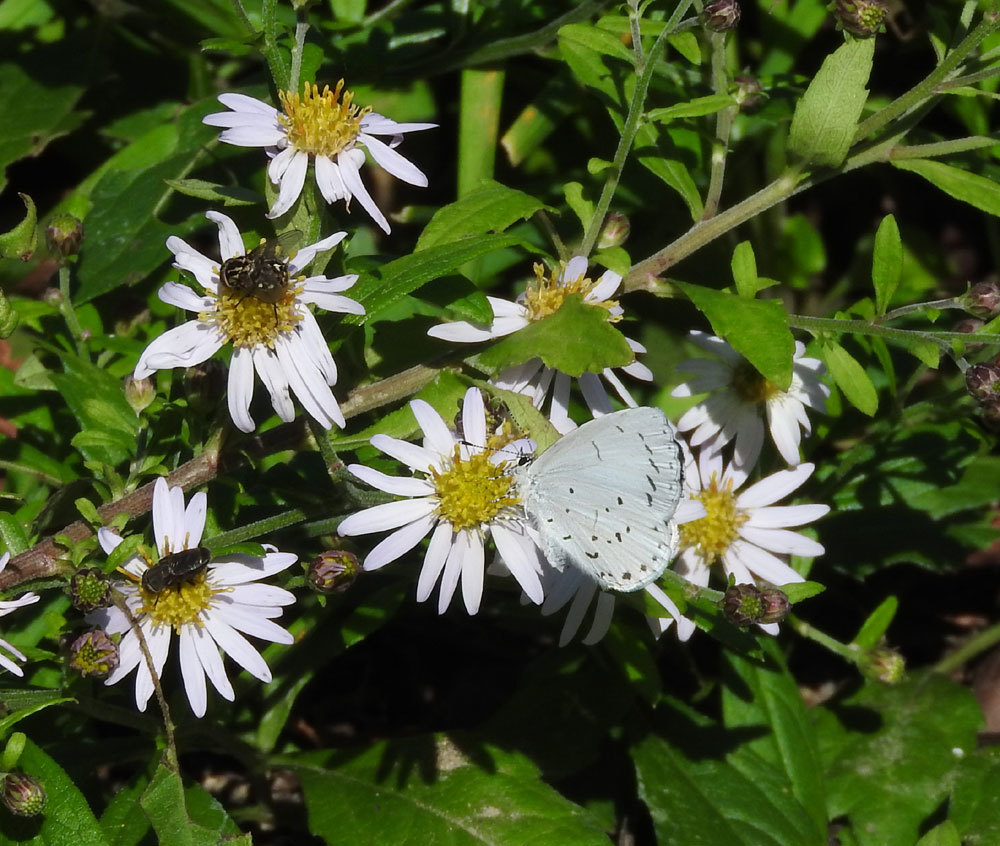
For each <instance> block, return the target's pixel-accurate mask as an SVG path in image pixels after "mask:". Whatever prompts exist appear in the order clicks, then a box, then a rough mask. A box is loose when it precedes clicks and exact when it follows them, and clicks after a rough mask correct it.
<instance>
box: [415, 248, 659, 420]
mask: <svg viewBox="0 0 1000 846" xmlns="http://www.w3.org/2000/svg"><path fill="white" fill-rule="evenodd" d="M586 274H587V259H586V258H585V257H583V256H574V257H573V258H571V259H570V260H569V261H568V262H567V263H566V265H565V267H562V268H561V269H560V270H559V271H558V272H557V273H554V274H552V275H550V276H546V273H545V268H544V267H543V266H542V265H540V264H536V265H535V279H533V280H532V281H531V282H529V284H528V288H527V289H526V290H525V292H524V293H523V294H521V295H520V296H519V297H518V298H517V301H516V302H511V301H510V300H503V299H500V298H498V297H487V299H488V300H489V303H490V307H491V308H492V309H493V322H492V323H490V324H489V325H479V324H474V323H469V322H467V321H464V320H460V321H456V322H454V323H443V324H441V325H439V326H434V327H432V328H431V329H430V330H429V331H428V332H427V334H428V335H430V336H431V337H434V338H440V339H441V340H443V341H453V342H458V343H478V342H481V341H490V340H495V339H496V338H502V337H503V336H504V335H510V334H511V333H513V332H516V331H517V330H518V329H523V328H524V327H526V326H528V325H529V324H531V323H533V322H535V321H538V320H544V319H545V318H546V317H549V316H550V315H552V314H554V313H555V312H556V311H558V310H559V308H560V306H562V304H563V302H564V301H565V300H566V297H568V296H569V295H570V294H582V295H583V300H584V302H586V303H589V304H591V305H595V306H600V307H602V308H605V309H607V311H608V320H609V322H617V321H619V320H621V316H622V313H623V311H624V310H623V309H622V307H621V306H620V305H619V304H618V302H617V300H612V299H611V297H613V296H614V294H615V292H616V291H617V290H618V287H619V286H620V285H621V281H622V278H621V276H620V275H619V274H617V273H615V272H614V271H611V270H606V271H605V272H604V273H603V274H602V275H601V277H600V279H598V280H597V281H593V280H591V279H588V278H587V275H586ZM625 340H626V341H627V342H628V345H629V347H631V348H632V352H633V353H644V352H646V348H645V347H644V346H643V345H642V344H640V343H639V342H638V341H633V340H632V339H631V338H626V339H625ZM619 369H620V370H621V371H622V372H624V373H628V374H629V376H632V377H634V378H636V379H642V380H643V381H646V382H648V381H650V380H652V378H653V374H652V372H651V371H650V370H649V368H648V367H646V365H644V364H640V363H639V362H638V361H633V362H632V363H631V364H629V365H627V366H625V367H622V368H619ZM601 377H603V378H604V380H605V381H606V382H607V383H608V384H609V385H610V386H611V387H612V389H613V390H614V392H615V393H616V394H617V395H618V396H619V398H620V399H621V401H622V402H623V403H625V405H627V406H629V407H630V408H635V406H636V405H637V403H636V401H635V400H634V399H633V398H632V395H631V394H630V393H629V391H628V388H626V387H625V385H624V384H623V383H622V381H621V379H619V378H618V374H617V373H615V371H614V370H613V369H612V368H610V367H607V368H605V369H604V370H603V371H602V372H601V373H600V374H597V373H583V374H582V375H581V376H580V377H579V379H578V380H577V381H578V382H579V385H580V390H581V392H582V393H583V399H584V401H585V402H586V403H587V407H588V408H589V409H590V412H591V414H592V415H593V416H594V417H600V416H601V415H602V414H608V413H610V412H612V411H614V407H613V406H612V405H611V400H610V398H609V396H608V393H607V390H606V389H605V387H604V385H603V384H602V383H601ZM491 381H492V382H493V384H495V385H497V387H500V388H505V389H506V390H509V391H516V392H517V393H520V394H525V395H527V396H530V397H531V398H532V402H533V404H534V405H535V407H536V408H542V407H543V406H544V404H545V401H546V399H547V397H548V396H549V394H550V393H551V404H550V411H549V419H550V420H551V421H552V425H553V426H554V427H555V428H556V430H557V431H559V432H560V433H562V434H566V432H568V431H570V430H571V429H574V428H576V424H575V423H574V422H573V421H572V420H570V417H569V394H570V385H571V381H572V380H571V377H570V376H569V375H567V374H566V373H561V372H559V371H558V370H554V369H553V368H551V367H546V366H545V365H544V364H543V363H542V361H541V359H538V358H534V359H531V360H530V361H526V362H524V363H523V364H519V365H516V366H514V367H509V368H507V369H506V370H504V371H503V372H502V373H500V374H499V375H498V376H497V377H496V378H494V379H492V380H491Z"/></svg>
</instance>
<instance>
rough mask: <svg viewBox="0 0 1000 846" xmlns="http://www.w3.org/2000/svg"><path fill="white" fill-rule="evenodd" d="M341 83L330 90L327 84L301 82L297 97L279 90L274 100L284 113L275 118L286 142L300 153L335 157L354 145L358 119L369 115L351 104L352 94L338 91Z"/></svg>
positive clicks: (342, 85) (294, 94) (368, 107)
mask: <svg viewBox="0 0 1000 846" xmlns="http://www.w3.org/2000/svg"><path fill="white" fill-rule="evenodd" d="M343 88H344V80H340V82H338V83H337V87H336V89H334V90H332V91H331V90H330V86H329V85H325V86H323V92H322V93H320V90H319V87H318V86H316V85H310V83H308V82H307V83H305V85H304V86H303V89H302V94H301V96H300V95H299V94H296V93H294V92H292V91H279V92H278V97H279V98H280V100H281V105H282V107H283V108H284V110H285V113H284V114H283V115H282V114H279V115H278V120H279V121H280V122H281V125H282V126H284V127H285V129H287V130H288V143H289V144H291V146H292V147H294V148H295V149H296V150H301V151H302V152H303V153H312V154H313V155H316V156H327V157H332V156H336V155H337V153H339V152H341V151H342V150H345V149H347V148H348V147H350V146H351V145H352V144H353V143H354V139H355V138H357V137H358V134H359V133H360V132H361V118H363V117H364V116H365V115H367V114H368V113H369V112H371V106H365V107H364V108H363V109H362V108H360V107H358V106H355V105H353V103H352V102H351V101H352V100H353V99H354V94H353V92H351V91H345V92H344V96H343V99H341V96H340V92H341V91H342V90H343Z"/></svg>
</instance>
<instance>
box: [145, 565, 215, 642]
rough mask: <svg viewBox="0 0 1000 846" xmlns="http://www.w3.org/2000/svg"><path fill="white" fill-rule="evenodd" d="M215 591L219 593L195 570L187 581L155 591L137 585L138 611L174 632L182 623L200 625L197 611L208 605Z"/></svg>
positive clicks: (203, 575)
mask: <svg viewBox="0 0 1000 846" xmlns="http://www.w3.org/2000/svg"><path fill="white" fill-rule="evenodd" d="M215 593H219V590H218V589H214V590H213V588H212V587H211V585H209V583H208V582H207V581H206V579H205V573H199V574H198V575H197V576H194V577H192V578H191V579H189V580H188V581H185V582H183V583H182V584H179V585H176V586H172V587H168V588H167V589H166V590H161V591H160V592H159V593H152V592H150V591H148V590H144V589H143V588H141V587H140V588H139V595H140V596H141V597H142V613H144V614H148V615H149V617H150V619H151V620H153V622H155V623H162V624H163V625H165V626H171V627H172V628H173V629H174V631H175V632H177V633H178V634H179V633H180V629H181V626H183V625H185V624H186V623H194V624H196V625H200V619H199V618H200V614H201V612H202V611H204V610H207V609H208V607H209V603H210V602H211V599H212V595H213V594H215Z"/></svg>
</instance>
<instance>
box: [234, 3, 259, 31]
mask: <svg viewBox="0 0 1000 846" xmlns="http://www.w3.org/2000/svg"><path fill="white" fill-rule="evenodd" d="M232 3H233V8H234V9H235V10H236V17H238V18H239V19H240V22H241V23H242V24H243V26H245V27H246V29H247V35H253V34H254V33H256V32H257V30H256V29H254V26H253V21H251V20H250V16H249V15H248V14H247V10H246V9H245V8H244V7H243V3H242V2H241V0H232Z"/></svg>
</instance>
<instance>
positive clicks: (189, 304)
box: [156, 282, 213, 314]
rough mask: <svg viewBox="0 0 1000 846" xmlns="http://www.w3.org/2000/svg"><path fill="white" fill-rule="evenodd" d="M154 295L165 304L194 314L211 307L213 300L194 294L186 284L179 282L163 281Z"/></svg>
mask: <svg viewBox="0 0 1000 846" xmlns="http://www.w3.org/2000/svg"><path fill="white" fill-rule="evenodd" d="M156 295H157V296H158V297H159V298H160V300H161V302H165V303H166V304H167V305H172V306H177V307H178V308H182V309H184V310H185V311H193V312H195V313H196V314H197V313H200V312H203V311H208V310H210V309H211V308H212V307H213V305H212V303H213V301H212V300H211V299H210V298H209V297H203V296H201V295H199V294H196V293H195V292H194V291H192V290H191V289H190V288H189V287H188V286H187V285H181V284H180V283H179V282H165V283H164V284H163V286H162V287H161V288H160V290H159V291H157V292H156Z"/></svg>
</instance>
